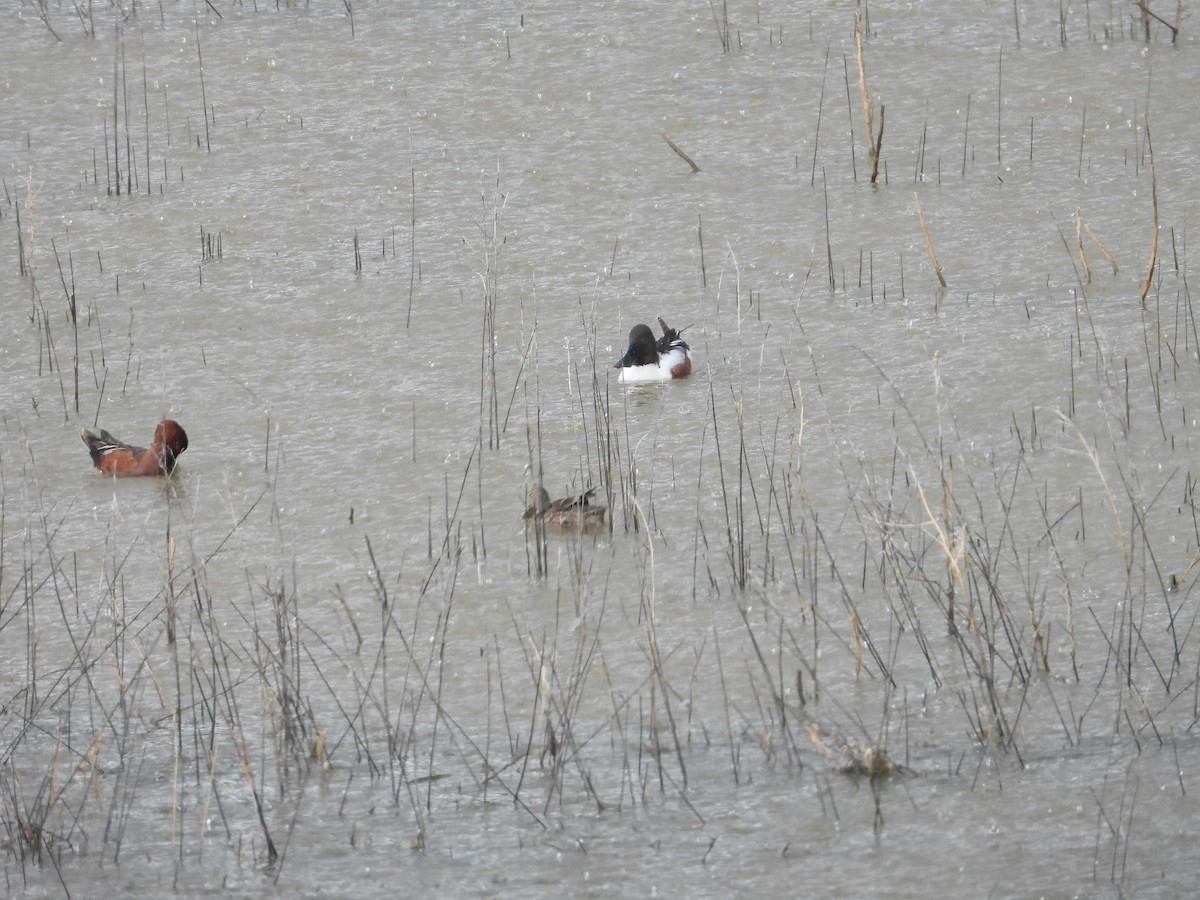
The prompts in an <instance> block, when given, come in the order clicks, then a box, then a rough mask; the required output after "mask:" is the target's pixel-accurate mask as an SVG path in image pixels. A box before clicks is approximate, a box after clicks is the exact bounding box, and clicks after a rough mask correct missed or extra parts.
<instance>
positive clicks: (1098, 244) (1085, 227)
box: [1083, 222, 1118, 275]
mask: <svg viewBox="0 0 1200 900" xmlns="http://www.w3.org/2000/svg"><path fill="white" fill-rule="evenodd" d="M1083 230H1084V231H1085V232H1087V236H1088V237H1090V238H1091V239H1092V243H1094V244H1095V245H1096V247H1097V249H1098V250H1099V251H1100V254H1101V255H1102V256H1103V257H1104V258H1105V259H1106V260H1107V261H1108V264H1109V265H1110V266H1112V273H1113V274H1114V275H1116V274H1117V271H1118V269H1117V261H1116V260H1115V259H1113V256H1112V254H1111V253H1109V252H1108V248H1107V247H1105V246H1104V242H1103V241H1101V240H1100V238H1098V237H1096V232H1094V231H1092V226H1091V225H1089V224H1087V223H1086V222H1084V223H1083Z"/></svg>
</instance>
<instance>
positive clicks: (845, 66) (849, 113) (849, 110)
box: [821, 53, 858, 181]
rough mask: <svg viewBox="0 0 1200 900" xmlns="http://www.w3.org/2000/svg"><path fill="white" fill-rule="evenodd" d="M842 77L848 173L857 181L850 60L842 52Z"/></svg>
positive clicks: (822, 173)
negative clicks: (847, 142)
mask: <svg viewBox="0 0 1200 900" xmlns="http://www.w3.org/2000/svg"><path fill="white" fill-rule="evenodd" d="M842 77H843V78H844V79H845V81H846V121H847V122H848V123H849V126H848V127H849V130H850V174H851V177H852V178H853V179H854V180H855V181H858V157H857V156H856V155H855V152H854V103H853V101H852V100H851V99H850V62H849V60H847V59H846V55H845V54H844V53H843V54H842ZM821 177H822V178H824V177H825V172H824V170H822V172H821Z"/></svg>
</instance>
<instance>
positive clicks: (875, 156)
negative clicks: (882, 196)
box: [854, 10, 883, 184]
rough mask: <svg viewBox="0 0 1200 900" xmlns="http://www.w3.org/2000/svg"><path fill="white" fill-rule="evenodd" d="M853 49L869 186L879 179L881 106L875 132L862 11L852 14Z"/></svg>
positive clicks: (881, 105)
mask: <svg viewBox="0 0 1200 900" xmlns="http://www.w3.org/2000/svg"><path fill="white" fill-rule="evenodd" d="M854 48H855V57H856V59H857V60H858V89H859V92H860V93H861V94H862V104H863V121H864V123H865V124H866V129H867V151H868V156H869V157H870V160H871V184H874V183H875V182H876V180H877V179H878V178H879V150H880V148H881V147H882V146H883V104H882V103H881V104H879V131H876V130H875V111H874V109H873V107H872V105H871V94H870V91H869V90H868V89H867V64H866V61H865V60H864V59H863V24H862V10H856V11H855V13H854Z"/></svg>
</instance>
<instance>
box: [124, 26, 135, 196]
mask: <svg viewBox="0 0 1200 900" xmlns="http://www.w3.org/2000/svg"><path fill="white" fill-rule="evenodd" d="M121 99H122V100H123V101H125V193H126V194H132V193H133V165H134V161H133V138H132V137H131V136H130V134H129V70H128V68H127V67H126V65H125V35H124V32H122V34H121Z"/></svg>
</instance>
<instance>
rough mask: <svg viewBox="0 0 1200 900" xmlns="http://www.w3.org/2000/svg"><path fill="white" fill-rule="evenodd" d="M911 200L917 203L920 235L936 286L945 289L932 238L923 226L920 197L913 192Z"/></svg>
mask: <svg viewBox="0 0 1200 900" xmlns="http://www.w3.org/2000/svg"><path fill="white" fill-rule="evenodd" d="M913 200H915V201H916V203H917V218H918V219H919V220H920V222H921V233H922V234H923V235H925V249H926V250H928V251H929V261H930V262H931V263H933V271H934V272H936V273H937V278H938V284H940V285H941V286H942V287H945V286H946V275H945V273H944V272H942V265H941V263H939V262H938V258H937V254H936V253H934V252H933V238H932V237H931V236H930V234H929V228H928V226H926V224H925V213H924V212H922V211H921V195H920V194H919V193H918V192H917V191H913Z"/></svg>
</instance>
